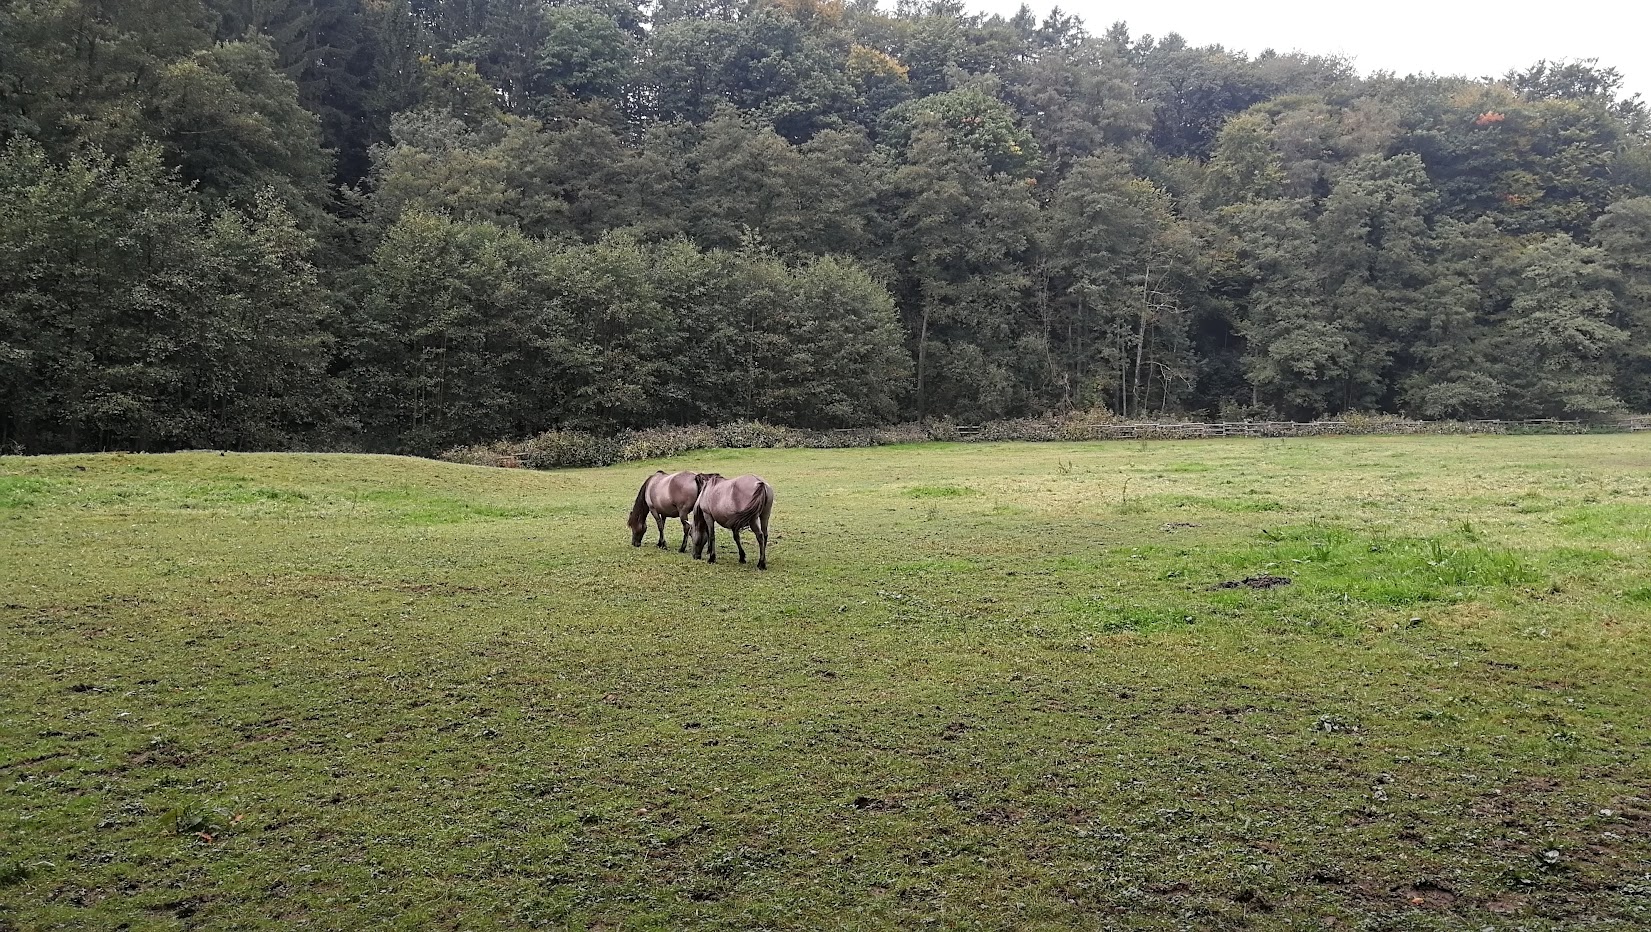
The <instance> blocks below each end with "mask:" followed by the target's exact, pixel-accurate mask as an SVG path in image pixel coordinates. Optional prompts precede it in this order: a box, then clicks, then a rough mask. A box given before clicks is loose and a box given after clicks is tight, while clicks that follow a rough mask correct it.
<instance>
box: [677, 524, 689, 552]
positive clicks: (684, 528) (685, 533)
mask: <svg viewBox="0 0 1651 932" xmlns="http://www.w3.org/2000/svg"><path fill="white" fill-rule="evenodd" d="M689 533H690V531H689V529H688V516H687V515H683V516H682V546H680V547H678V548H676V552H677V553H687V552H688V535H689Z"/></svg>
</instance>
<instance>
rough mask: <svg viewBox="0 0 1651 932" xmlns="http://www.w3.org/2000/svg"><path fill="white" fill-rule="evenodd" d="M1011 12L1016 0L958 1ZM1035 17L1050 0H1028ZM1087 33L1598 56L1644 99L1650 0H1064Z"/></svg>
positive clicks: (1511, 55) (1510, 58)
mask: <svg viewBox="0 0 1651 932" xmlns="http://www.w3.org/2000/svg"><path fill="white" fill-rule="evenodd" d="M965 2H966V3H967V4H968V5H969V7H970V8H971V9H974V10H980V11H983V12H987V13H1002V14H1004V15H1006V16H1007V15H1010V14H1012V13H1014V12H1015V10H1017V9H1018V8H1019V7H1020V2H1021V0H965ZM1028 2H1029V4H1030V6H1031V7H1032V9H1033V10H1035V11H1036V12H1037V13H1038V17H1039V18H1040V19H1041V18H1042V17H1043V15H1044V14H1045V13H1047V12H1048V11H1049V8H1050V7H1051V6H1055V5H1056V4H1054V3H1052V2H1050V0H1028ZM1059 6H1060V8H1061V9H1062V10H1064V11H1066V12H1068V13H1075V14H1077V15H1078V16H1081V17H1083V20H1084V23H1085V24H1087V26H1088V27H1089V31H1090V32H1091V33H1099V32H1102V31H1103V30H1105V29H1106V27H1107V26H1108V25H1110V24H1112V23H1113V22H1116V21H1117V20H1123V21H1125V22H1127V23H1128V24H1129V30H1130V34H1131V35H1133V36H1137V37H1138V36H1141V35H1145V34H1151V35H1154V36H1162V35H1166V34H1168V33H1171V32H1179V33H1180V34H1181V35H1183V36H1185V37H1186V38H1187V40H1188V41H1189V42H1191V43H1192V44H1193V45H1212V44H1217V43H1219V44H1221V45H1224V46H1226V47H1227V48H1229V49H1242V50H1244V51H1246V52H1249V53H1251V54H1252V55H1253V54H1255V53H1257V52H1260V51H1262V50H1263V49H1267V48H1274V49H1277V50H1279V51H1281V52H1288V51H1295V50H1299V51H1303V52H1310V53H1315V54H1332V53H1334V54H1340V55H1343V56H1346V57H1347V58H1350V59H1352V60H1353V62H1354V64H1355V65H1356V66H1357V67H1358V69H1359V71H1360V72H1361V73H1363V74H1369V73H1370V72H1372V71H1378V70H1382V71H1394V72H1398V73H1399V74H1410V73H1412V72H1436V73H1438V74H1465V75H1467V76H1469V77H1480V76H1483V75H1495V76H1498V77H1500V76H1501V75H1503V74H1505V73H1506V72H1507V71H1508V70H1509V69H1512V68H1523V67H1525V66H1527V65H1530V64H1531V63H1533V62H1535V61H1537V60H1538V59H1541V58H1547V59H1550V60H1552V59H1578V58H1597V59H1599V60H1600V64H1602V65H1610V66H1612V67H1615V68H1616V69H1617V70H1618V71H1620V72H1622V74H1623V77H1624V78H1625V79H1626V80H1625V82H1624V84H1625V88H1624V89H1625V92H1627V93H1638V94H1640V95H1641V96H1643V97H1645V98H1646V99H1647V100H1648V101H1651V0H1619V2H1609V0H1546V2H1542V3H1533V2H1531V0H1503V2H1497V3H1489V2H1484V0H1470V2H1461V0H1431V2H1428V0H1344V2H1342V3H1337V2H1335V0H1314V2H1305V0H1253V2H1247V3H1246V2H1236V0H1225V2H1224V0H1180V2H1153V0H1066V2H1064V3H1060V4H1059Z"/></svg>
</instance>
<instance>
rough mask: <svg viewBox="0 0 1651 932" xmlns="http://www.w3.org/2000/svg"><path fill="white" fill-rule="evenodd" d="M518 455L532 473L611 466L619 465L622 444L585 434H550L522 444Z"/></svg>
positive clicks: (548, 432)
mask: <svg viewBox="0 0 1651 932" xmlns="http://www.w3.org/2000/svg"><path fill="white" fill-rule="evenodd" d="M518 455H519V456H520V457H521V463H522V465H523V466H526V467H528V468H529V469H554V468H556V467H558V466H612V465H613V464H614V463H617V462H619V441H618V440H617V439H615V438H612V437H598V436H596V435H595V434H590V433H586V432H585V431H582V430H547V431H545V432H544V433H542V434H540V435H538V436H537V437H533V438H531V439H529V440H528V441H527V442H525V443H523V444H522V445H521V448H520V452H519V453H518Z"/></svg>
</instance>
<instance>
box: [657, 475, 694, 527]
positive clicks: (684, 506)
mask: <svg viewBox="0 0 1651 932" xmlns="http://www.w3.org/2000/svg"><path fill="white" fill-rule="evenodd" d="M698 497H699V486H698V485H697V484H696V483H695V482H694V473H692V472H689V471H686V470H684V471H683V472H674V473H671V474H669V475H665V476H661V477H659V479H658V480H657V482H656V485H655V493H654V494H653V495H651V496H650V501H649V504H650V505H651V506H652V507H653V508H654V510H655V511H661V512H664V513H665V514H666V515H667V516H669V517H677V516H679V515H686V514H687V513H688V512H689V511H691V510H692V509H693V507H694V499H696V498H698Z"/></svg>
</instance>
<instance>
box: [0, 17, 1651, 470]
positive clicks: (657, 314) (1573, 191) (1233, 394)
mask: <svg viewBox="0 0 1651 932" xmlns="http://www.w3.org/2000/svg"><path fill="white" fill-rule="evenodd" d="M1620 88H1621V79H1620V75H1619V74H1618V73H1617V72H1616V71H1615V70H1613V69H1611V68H1609V67H1604V66H1601V65H1599V64H1597V63H1594V62H1538V63H1536V64H1534V65H1533V66H1531V67H1529V68H1527V69H1525V70H1522V71H1518V72H1514V73H1511V74H1508V75H1504V76H1502V77H1499V78H1495V79H1488V78H1486V79H1469V78H1458V77H1439V76H1431V75H1429V76H1414V75H1413V76H1397V75H1390V74H1376V75H1372V76H1368V77H1360V76H1359V75H1358V74H1357V73H1355V72H1354V71H1353V69H1352V68H1351V67H1350V66H1349V64H1348V63H1347V62H1345V61H1342V60H1339V59H1337V58H1333V57H1316V56H1309V55H1302V54H1287V55H1286V54H1276V53H1273V52H1264V53H1262V54H1260V55H1256V56H1248V55H1245V54H1241V53H1237V52H1233V51H1229V50H1226V49H1224V48H1222V47H1220V46H1208V47H1192V46H1190V45H1188V44H1187V43H1186V42H1185V41H1183V40H1182V39H1181V38H1180V37H1178V36H1176V35H1173V34H1172V35H1169V36H1166V37H1162V38H1155V37H1151V36H1133V35H1131V33H1130V32H1129V31H1128V29H1127V28H1126V27H1125V26H1123V25H1122V24H1119V25H1114V26H1112V27H1111V28H1108V29H1106V30H1105V31H1104V32H1100V33H1096V32H1092V31H1090V29H1089V28H1088V27H1087V26H1086V25H1085V24H1084V23H1083V22H1081V21H1080V20H1078V19H1076V18H1073V17H1070V16H1066V15H1063V14H1061V13H1059V12H1058V11H1057V12H1054V13H1051V14H1049V15H1048V16H1046V17H1043V18H1042V19H1039V18H1038V17H1037V16H1035V15H1034V14H1033V13H1032V12H1030V11H1029V10H1027V9H1025V8H1023V9H1022V11H1021V12H1020V13H1019V14H1017V15H1015V16H1013V17H1009V18H1003V17H998V16H981V15H974V14H971V13H969V12H968V11H967V10H965V9H964V8H963V6H962V5H961V4H959V3H955V2H951V0H934V2H927V3H914V2H907V0H902V2H901V3H900V4H899V5H898V6H897V8H895V9H894V10H892V11H890V10H880V9H878V8H877V6H876V5H875V3H872V2H867V0H853V2H842V0H657V2H652V3H645V4H644V3H639V2H634V0H146V2H144V3H127V2H116V0H9V2H8V3H6V4H4V5H3V6H0V449H12V450H16V449H21V450H26V451H30V452H46V451H58V450H88V449H107V448H134V449H175V448H180V447H199V446H213V447H231V448H241V449H251V448H266V449H268V448H296V447H312V448H313V447H332V448H363V449H384V450H405V451H414V452H429V451H433V450H435V449H439V448H442V447H444V446H448V445H453V444H459V443H468V442H475V441H482V440H491V439H496V438H499V437H504V436H524V435H527V434H530V433H535V432H538V431H541V430H545V429H547V428H555V427H568V428H578V429H583V430H589V431H594V432H612V431H615V430H619V429H623V428H640V427H649V426H656V425H665V424H687V423H719V422H723V421H729V420H735V419H760V420H766V421H770V422H774V423H784V424H791V425H794V426H798V427H810V428H819V427H852V426H862V425H867V424H877V423H886V422H891V421H898V420H911V419H922V418H935V417H950V418H955V419H959V420H962V421H981V420H987V419H993V418H1003V417H1024V416H1036V415H1040V414H1044V413H1050V412H1062V411H1070V410H1074V409H1094V408H1106V409H1109V410H1111V411H1114V412H1116V413H1119V414H1123V415H1130V416H1140V415H1148V414H1150V415H1159V414H1164V413H1172V414H1182V413H1184V414H1206V415H1210V416H1217V417H1221V418H1228V419H1231V418H1240V417H1246V416H1280V417H1289V418H1298V419H1299V418H1311V417H1317V416H1322V415H1334V414H1339V413H1342V412H1348V411H1371V412H1388V413H1405V414H1409V415H1412V416H1420V417H1430V418H1432V417H1491V416H1498V417H1531V416H1595V415H1601V414H1607V413H1611V412H1617V411H1622V410H1630V409H1631V410H1639V411H1646V410H1651V113H1648V111H1647V109H1646V107H1645V106H1644V105H1643V104H1642V103H1641V102H1640V101H1639V99H1638V98H1624V97H1623V96H1622V94H1621V93H1620Z"/></svg>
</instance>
